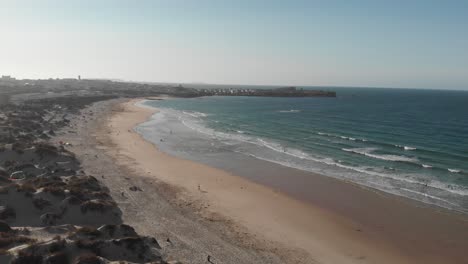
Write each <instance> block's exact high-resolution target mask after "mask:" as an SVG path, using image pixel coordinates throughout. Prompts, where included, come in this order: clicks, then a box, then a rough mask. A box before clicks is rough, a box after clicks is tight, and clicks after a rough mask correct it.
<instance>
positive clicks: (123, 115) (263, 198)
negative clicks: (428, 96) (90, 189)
mask: <svg viewBox="0 0 468 264" xmlns="http://www.w3.org/2000/svg"><path fill="white" fill-rule="evenodd" d="M135 102H137V100H131V101H128V102H125V103H122V104H121V105H119V106H118V107H117V108H114V112H113V113H112V115H111V116H109V118H108V120H107V123H106V125H105V126H101V128H100V129H99V130H98V131H97V133H96V137H97V138H98V139H100V140H101V143H102V144H103V145H104V146H103V147H102V148H104V149H106V150H107V153H108V154H110V155H112V156H113V158H114V159H115V161H116V163H117V164H120V165H122V166H126V168H127V169H128V170H129V171H132V172H133V173H134V174H135V175H144V177H143V178H145V180H150V181H151V180H154V181H155V182H157V183H158V184H164V185H165V186H166V187H167V188H171V190H177V192H176V195H175V196H174V197H173V198H174V199H173V200H172V201H171V204H172V205H176V206H179V207H181V208H183V207H184V206H185V208H189V209H194V208H196V212H197V216H199V217H200V218H201V219H203V220H204V221H208V222H217V221H220V222H223V223H224V224H226V223H229V225H231V227H233V228H235V229H238V230H243V231H242V232H238V233H237V235H236V236H235V239H237V240H240V241H242V242H241V243H240V245H241V246H245V245H247V244H249V241H250V242H251V241H254V240H255V241H256V242H257V243H256V246H257V247H258V248H261V249H262V250H263V251H267V252H271V253H272V254H274V255H275V254H276V255H280V256H281V257H282V260H283V261H286V262H289V263H296V262H297V263H300V262H302V263H313V262H318V263H466V262H467V260H468V259H467V256H466V254H465V252H464V248H466V246H467V244H468V241H467V239H466V237H468V235H467V230H468V224H467V221H466V218H465V217H464V216H458V215H452V214H447V213H446V212H437V211H435V210H433V209H429V208H421V207H416V206H415V205H413V204H411V203H408V202H404V201H400V200H399V199H395V198H393V197H387V196H385V195H379V194H376V193H374V192H371V191H368V190H364V189H362V188H359V187H356V186H353V185H351V184H347V183H341V182H338V181H336V180H331V179H324V178H326V177H323V176H322V177H320V179H318V180H317V182H318V183H321V185H319V188H320V189H322V191H321V192H318V193H319V194H320V195H326V194H325V193H328V194H329V195H330V196H332V195H333V193H334V192H335V191H344V193H337V194H336V196H337V198H336V199H331V200H330V199H322V202H318V203H317V204H311V203H310V202H308V203H305V202H303V201H299V200H295V199H292V198H290V197H288V196H286V195H285V194H283V193H281V192H279V191H277V190H275V189H273V188H269V187H266V186H263V185H260V184H257V183H254V182H252V181H249V180H246V179H245V178H242V177H239V176H236V175H232V174H230V173H228V172H225V171H222V170H219V169H215V168H211V167H209V166H206V165H203V164H199V163H195V162H192V161H189V160H183V159H180V158H176V157H173V156H170V155H167V154H165V153H163V152H160V151H158V150H157V148H156V147H155V146H154V145H153V144H151V143H150V142H147V141H145V140H144V139H142V137H141V136H140V135H139V134H137V133H135V132H134V131H133V128H134V127H135V126H136V125H137V124H139V123H142V122H144V121H145V120H147V119H148V118H149V117H150V116H151V115H152V114H153V113H154V112H155V111H156V109H151V108H146V107H139V106H136V105H135ZM106 185H107V183H106ZM328 187H330V189H329V190H328V192H327V191H323V190H324V189H323V188H328ZM111 189H112V187H111ZM147 191H148V190H145V192H147ZM349 199H355V200H354V201H355V202H356V203H359V206H354V207H351V209H350V207H349V206H348V207H347V206H342V207H343V208H341V210H340V203H345V204H348V203H349ZM117 202H119V201H118V199H117ZM362 202H365V203H366V204H362ZM143 208H144V207H143ZM123 211H124V219H125V207H124V208H123ZM151 213H152V212H151V209H150V208H148V210H147V211H146V212H145V216H144V217H151ZM374 221H380V222H378V223H375V222H374ZM372 222H373V223H372ZM136 228H137V229H138V224H136ZM242 233H245V234H242ZM226 239H234V238H233V236H232V235H231V236H230V235H228V236H227V237H226ZM259 242H261V244H262V245H260V244H258V243H259Z"/></svg>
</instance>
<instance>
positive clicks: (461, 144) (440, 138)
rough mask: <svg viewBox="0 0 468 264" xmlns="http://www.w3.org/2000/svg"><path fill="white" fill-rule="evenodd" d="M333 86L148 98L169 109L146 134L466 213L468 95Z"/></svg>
mask: <svg viewBox="0 0 468 264" xmlns="http://www.w3.org/2000/svg"><path fill="white" fill-rule="evenodd" d="M334 90H336V91H337V92H338V97H337V98H260V97H205V98H194V99H171V100H165V101H147V102H146V103H145V104H147V105H150V106H155V107H158V108H161V109H162V111H161V112H160V113H158V114H157V115H155V116H154V118H153V120H152V122H149V123H147V124H144V125H142V127H141V129H140V132H141V133H143V134H145V133H146V134H151V133H154V134H157V135H158V136H160V137H159V138H162V137H165V138H166V139H167V140H166V141H165V144H166V145H167V146H168V148H169V147H170V148H171V149H172V150H174V151H175V152H179V153H186V154H187V153H188V154H190V155H193V154H197V153H210V154H213V153H214V154H216V153H221V152H222V153H229V152H232V153H237V154H238V153H241V154H244V155H248V156H250V157H252V158H257V159H262V160H267V161H270V162H274V163H278V164H281V165H284V166H288V167H293V168H297V169H301V170H306V171H311V172H315V173H320V174H323V175H326V176H330V177H335V178H339V179H342V180H346V181H352V182H355V183H358V184H361V185H364V186H368V187H371V188H376V189H379V190H382V191H385V192H389V193H393V194H396V195H401V196H405V197H409V198H412V199H415V200H419V201H422V202H425V203H430V204H435V205H439V206H442V207H446V208H451V209H454V210H458V211H464V212H467V211H468V92H460V91H435V90H403V89H364V88H362V89H359V88H336V89H334ZM158 126H159V130H158V128H157V127H158ZM161 127H163V128H164V129H163V128H161ZM182 131H183V133H182ZM174 134H177V135H180V136H179V137H172V138H173V139H172V141H171V137H170V136H168V135H174ZM156 143H158V142H156ZM159 143H160V142H159ZM190 155H189V156H190ZM285 177H286V176H285Z"/></svg>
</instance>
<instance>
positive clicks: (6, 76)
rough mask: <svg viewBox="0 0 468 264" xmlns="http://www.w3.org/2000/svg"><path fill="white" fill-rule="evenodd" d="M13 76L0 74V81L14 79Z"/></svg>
mask: <svg viewBox="0 0 468 264" xmlns="http://www.w3.org/2000/svg"><path fill="white" fill-rule="evenodd" d="M14 80H16V79H15V78H13V77H11V76H10V75H2V81H14Z"/></svg>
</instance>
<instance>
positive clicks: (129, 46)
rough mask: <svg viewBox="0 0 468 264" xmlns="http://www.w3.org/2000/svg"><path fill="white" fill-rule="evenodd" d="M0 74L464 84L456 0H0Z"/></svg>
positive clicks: (464, 30)
mask: <svg viewBox="0 0 468 264" xmlns="http://www.w3.org/2000/svg"><path fill="white" fill-rule="evenodd" d="M0 75H12V76H15V77H17V78H49V77H53V78H66V77H74V78H76V77H77V76H78V75H81V76H82V78H113V79H122V80H128V81H146V82H174V83H215V84H255V85H262V84H263V85H297V86H304V85H311V86H366V87H406V88H437V89H468V1H466V0H462V1H450V0H446V1H442V0H441V1H432V0H425V1H419V0H414V1H411V0H407V1H402V0H393V1H381V0H361V1H360V0H354V1H350V0H343V1H338V0H336V1H335V0H328V1H314V0H309V1H307V0H302V1H300V0H297V1H294V0H291V1H286V0H284V1H279V0H269V1H266V0H248V1H247V0H235V1H234V0H233V1H223V0H193V1H191V0H185V1H182V0H167V1H163V0H160V1H159V0H148V1H145V0H128V1H124V0H67V1H63V0H37V1H25V0H12V1H7V0H0Z"/></svg>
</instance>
